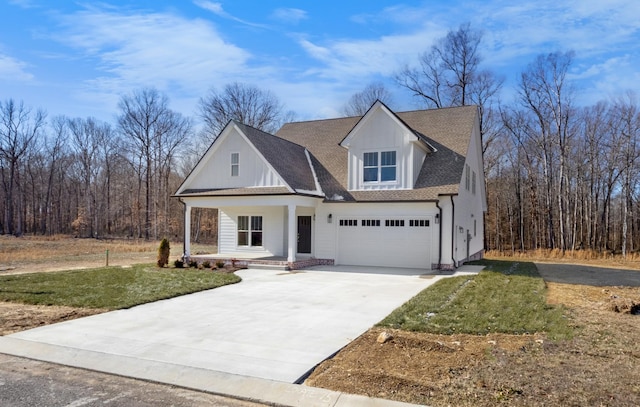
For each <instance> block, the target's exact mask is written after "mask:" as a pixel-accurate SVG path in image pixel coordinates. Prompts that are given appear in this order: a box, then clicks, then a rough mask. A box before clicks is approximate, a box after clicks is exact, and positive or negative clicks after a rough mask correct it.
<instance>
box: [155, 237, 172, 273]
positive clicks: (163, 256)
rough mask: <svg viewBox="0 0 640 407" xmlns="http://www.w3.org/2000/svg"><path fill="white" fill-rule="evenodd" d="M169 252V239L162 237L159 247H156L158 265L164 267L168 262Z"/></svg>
mask: <svg viewBox="0 0 640 407" xmlns="http://www.w3.org/2000/svg"><path fill="white" fill-rule="evenodd" d="M170 252H171V247H170V246H169V241H168V240H167V239H166V238H164V239H162V241H161V242H160V247H159V248H158V267H164V266H166V265H167V264H169V254H170Z"/></svg>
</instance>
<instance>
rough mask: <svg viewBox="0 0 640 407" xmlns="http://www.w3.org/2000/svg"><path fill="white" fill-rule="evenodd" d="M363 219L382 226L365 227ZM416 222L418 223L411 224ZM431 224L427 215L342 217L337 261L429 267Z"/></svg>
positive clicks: (355, 263) (370, 264) (339, 226)
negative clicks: (425, 216)
mask: <svg viewBox="0 0 640 407" xmlns="http://www.w3.org/2000/svg"><path fill="white" fill-rule="evenodd" d="M363 220H364V221H365V222H364V223H365V224H371V225H380V226H363ZM420 220H421V221H422V222H420ZM413 224H415V225H417V226H410V225H413ZM430 224H431V222H430V219H429V218H424V217H418V218H416V217H411V218H409V217H393V218H391V217H389V218H380V217H357V218H356V217H352V218H348V219H347V218H345V219H344V220H343V219H340V220H339V222H338V242H337V243H338V256H337V262H338V264H349V265H368V266H389V267H409V268H429V267H431V261H430V252H429V248H430V244H431V226H426V225H430ZM354 225H357V226H354ZM387 225H388V226H387ZM391 225H397V226H391ZM420 225H422V226H420Z"/></svg>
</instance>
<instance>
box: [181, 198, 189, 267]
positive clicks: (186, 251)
mask: <svg viewBox="0 0 640 407" xmlns="http://www.w3.org/2000/svg"><path fill="white" fill-rule="evenodd" d="M182 254H183V256H184V257H185V258H188V257H191V206H189V205H187V204H186V203H185V204H184V253H182Z"/></svg>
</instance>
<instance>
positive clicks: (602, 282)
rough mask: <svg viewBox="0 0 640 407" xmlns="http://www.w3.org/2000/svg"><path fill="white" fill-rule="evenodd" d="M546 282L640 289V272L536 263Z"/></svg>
mask: <svg viewBox="0 0 640 407" xmlns="http://www.w3.org/2000/svg"><path fill="white" fill-rule="evenodd" d="M536 267H537V268H538V272H539V273H540V275H541V276H542V278H543V279H544V280H545V281H550V282H553V283H565V284H580V285H591V286H596V287H605V286H628V287H640V271H638V270H621V269H612V268H604V267H592V266H582V265H574V264H551V263H536Z"/></svg>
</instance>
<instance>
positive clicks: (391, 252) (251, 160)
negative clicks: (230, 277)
mask: <svg viewBox="0 0 640 407" xmlns="http://www.w3.org/2000/svg"><path fill="white" fill-rule="evenodd" d="M175 196H176V197H179V198H180V200H181V201H182V202H183V203H184V205H185V246H184V247H185V253H184V255H185V257H187V258H188V257H190V256H191V252H190V235H191V232H190V224H191V209H192V208H194V207H206V208H218V210H219V222H218V225H219V230H218V256H219V257H224V256H227V257H228V258H238V259H249V258H259V257H265V258H269V257H275V258H278V257H282V258H283V260H284V259H285V258H286V261H287V263H288V264H289V266H290V267H296V266H300V264H302V265H307V264H313V263H314V262H321V263H325V264H326V263H328V264H341V265H363V266H393V267H408V268H422V269H429V268H444V269H451V268H454V267H457V266H458V265H460V264H461V263H463V262H464V261H466V260H469V259H475V258H480V257H481V256H482V254H483V249H484V246H483V242H484V237H483V231H484V225H483V218H484V216H483V214H484V212H485V211H486V194H485V182H484V172H483V164H482V146H481V140H480V128H479V116H478V109H477V107H476V106H465V107H455V108H446V109H433V110H419V111H410V112H402V113H394V112H392V111H391V110H390V109H389V108H388V107H387V106H386V105H384V104H383V103H382V102H380V101H378V102H376V103H374V104H373V106H371V108H370V109H369V110H368V111H367V113H366V114H365V115H364V116H362V117H346V118H338V119H329V120H315V121H307V122H296V123H288V124H285V125H284V126H283V127H282V128H281V129H280V130H279V131H278V132H277V133H276V134H275V135H271V134H267V133H264V132H262V131H260V130H257V129H254V128H252V127H249V126H246V125H243V124H241V123H238V122H235V121H231V122H229V124H228V125H227V126H226V127H225V128H224V130H223V131H222V132H221V133H220V135H219V137H218V138H217V139H216V140H215V141H214V143H213V144H212V145H211V147H210V148H209V149H208V150H207V152H206V153H205V154H204V156H203V157H202V159H201V160H200V162H199V163H198V164H197V165H196V167H195V168H194V169H193V171H192V172H191V173H190V174H189V175H188V176H187V178H186V179H185V180H184V182H183V183H182V185H181V186H180V188H179V189H178V191H177V192H176V194H175ZM301 260H303V262H302V263H299V262H300V261H301ZM307 260H308V261H307Z"/></svg>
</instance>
